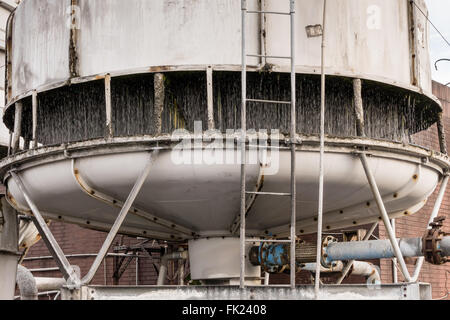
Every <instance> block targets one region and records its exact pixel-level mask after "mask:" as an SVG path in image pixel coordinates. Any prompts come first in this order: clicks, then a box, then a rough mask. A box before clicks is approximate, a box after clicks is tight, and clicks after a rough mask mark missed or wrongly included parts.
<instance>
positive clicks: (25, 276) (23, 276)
mask: <svg viewBox="0 0 450 320" xmlns="http://www.w3.org/2000/svg"><path fill="white" fill-rule="evenodd" d="M16 282H17V286H18V287H19V292H20V300H37V299H38V288H37V285H36V279H35V278H34V277H33V274H32V273H31V271H30V270H28V269H27V268H25V267H24V266H21V265H19V266H17V277H16Z"/></svg>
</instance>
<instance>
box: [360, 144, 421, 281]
mask: <svg viewBox="0 0 450 320" xmlns="http://www.w3.org/2000/svg"><path fill="white" fill-rule="evenodd" d="M359 157H360V159H361V163H362V165H363V167H364V171H365V173H366V176H367V180H368V181H369V185H370V188H371V189H372V193H373V195H374V197H375V201H376V203H377V206H378V209H379V210H380V214H381V219H382V220H383V223H384V226H385V228H386V231H387V233H388V236H389V240H390V242H391V245H392V248H393V249H394V252H395V257H396V258H397V260H398V262H399V264H400V269H401V271H402V273H403V276H404V277H405V279H406V281H407V282H412V278H411V276H410V274H409V272H408V268H407V267H406V263H405V259H404V258H403V254H402V252H401V251H400V247H399V245H398V242H397V239H396V238H395V233H394V230H393V229H392V225H391V222H390V219H389V215H388V214H387V211H386V208H385V206H384V203H383V199H382V198H381V195H380V191H379V189H378V186H377V183H376V181H375V177H374V176H373V174H372V170H371V169H370V167H369V163H368V161H367V156H366V155H365V154H364V153H361V154H360V155H359Z"/></svg>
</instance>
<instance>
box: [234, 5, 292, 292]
mask: <svg viewBox="0 0 450 320" xmlns="http://www.w3.org/2000/svg"><path fill="white" fill-rule="evenodd" d="M263 3H264V2H262V3H261V4H262V8H261V10H259V11H249V10H248V9H247V0H241V8H242V70H241V72H242V83H241V84H242V108H241V130H242V132H241V134H242V135H241V140H240V143H241V208H240V236H239V241H240V288H241V289H244V288H245V262H246V254H247V253H246V242H247V240H248V239H246V229H245V227H246V214H247V205H246V196H247V194H260V195H269V194H270V195H276V196H290V197H291V226H290V241H289V242H290V244H291V250H290V286H291V288H295V273H296V264H295V243H296V221H297V216H296V175H295V171H296V170H295V164H296V149H297V139H296V136H297V130H296V128H297V123H296V92H295V89H296V71H295V54H296V47H295V3H296V1H295V0H289V3H290V10H289V13H287V12H285V13H281V12H269V11H264V5H263ZM247 14H258V15H265V14H283V15H286V16H289V17H290V41H291V53H290V56H289V57H284V56H283V57H279V56H276V57H275V56H267V55H266V54H265V52H263V51H264V49H263V47H261V51H262V52H261V54H248V53H247V51H246V26H247V23H246V18H247ZM247 57H259V58H261V61H262V63H264V61H265V59H266V58H279V59H289V60H290V62H291V65H290V73H291V101H290V102H287V101H271V100H262V99H249V98H247ZM249 101H251V102H258V103H274V104H290V105H291V125H290V127H291V128H290V129H291V130H290V150H291V186H290V189H291V191H290V193H289V194H286V193H273V192H271V193H269V192H254V191H247V187H246V181H245V178H246V151H247V150H246V141H247V102H249ZM252 241H254V240H252ZM273 242H276V241H273Z"/></svg>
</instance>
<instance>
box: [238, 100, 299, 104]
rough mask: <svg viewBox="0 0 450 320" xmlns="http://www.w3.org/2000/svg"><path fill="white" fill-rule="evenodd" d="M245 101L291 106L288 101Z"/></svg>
mask: <svg viewBox="0 0 450 320" xmlns="http://www.w3.org/2000/svg"><path fill="white" fill-rule="evenodd" d="M246 101H247V102H261V103H274V104H291V102H290V101H276V100H261V99H246Z"/></svg>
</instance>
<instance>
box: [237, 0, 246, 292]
mask: <svg viewBox="0 0 450 320" xmlns="http://www.w3.org/2000/svg"><path fill="white" fill-rule="evenodd" d="M241 5H242V8H241V9H242V13H241V15H242V26H241V28H242V30H241V34H242V52H241V53H242V83H241V85H242V90H241V91H242V97H241V99H242V107H241V131H242V136H241V228H240V235H239V242H240V264H241V265H240V267H241V268H240V269H241V270H240V278H239V286H240V288H241V289H244V288H245V244H246V242H245V237H246V234H245V213H246V212H245V211H246V210H245V207H246V206H245V197H246V193H245V191H246V184H245V177H246V168H245V160H246V152H245V151H246V150H245V143H246V128H247V118H246V109H247V101H246V99H247V61H246V59H247V58H246V46H245V41H246V37H245V33H246V25H247V23H246V15H247V0H241Z"/></svg>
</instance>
